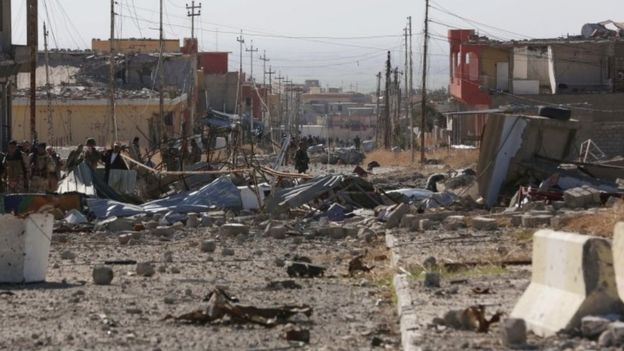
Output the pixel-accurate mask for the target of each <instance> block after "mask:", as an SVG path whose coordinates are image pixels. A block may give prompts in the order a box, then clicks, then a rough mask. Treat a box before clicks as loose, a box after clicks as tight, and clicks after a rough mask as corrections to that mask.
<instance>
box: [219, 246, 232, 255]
mask: <svg viewBox="0 0 624 351" xmlns="http://www.w3.org/2000/svg"><path fill="white" fill-rule="evenodd" d="M221 255H223V256H234V249H230V248H227V247H226V248H224V249H223V250H221Z"/></svg>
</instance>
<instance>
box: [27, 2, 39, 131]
mask: <svg viewBox="0 0 624 351" xmlns="http://www.w3.org/2000/svg"><path fill="white" fill-rule="evenodd" d="M27 5H28V10H27V16H28V26H27V27H28V28H27V32H28V33H27V34H28V35H27V36H28V40H27V41H28V46H29V47H30V137H31V138H32V140H33V142H34V141H36V140H37V47H38V45H39V39H38V38H39V22H38V18H39V17H38V14H37V12H38V10H37V8H38V6H37V5H38V4H37V0H28V2H27Z"/></svg>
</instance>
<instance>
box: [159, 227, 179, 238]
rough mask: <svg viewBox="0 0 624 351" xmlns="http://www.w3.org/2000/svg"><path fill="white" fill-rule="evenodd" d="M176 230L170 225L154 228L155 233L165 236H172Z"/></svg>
mask: <svg viewBox="0 0 624 351" xmlns="http://www.w3.org/2000/svg"><path fill="white" fill-rule="evenodd" d="M174 232H175V229H174V228H173V227H169V226H158V227H156V228H155V229H154V235H156V236H160V237H164V238H171V237H172V236H173V234H174Z"/></svg>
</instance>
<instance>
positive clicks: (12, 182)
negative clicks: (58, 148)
mask: <svg viewBox="0 0 624 351" xmlns="http://www.w3.org/2000/svg"><path fill="white" fill-rule="evenodd" d="M0 160H1V162H0V165H1V166H0V171H1V174H2V188H3V190H4V191H6V192H10V193H20V192H27V191H29V192H46V191H56V188H57V186H58V181H59V179H60V175H61V169H62V167H63V162H62V161H61V158H60V157H59V156H58V154H57V153H56V152H55V151H54V149H53V148H52V147H51V146H48V145H46V144H45V143H41V142H36V143H34V145H33V144H31V143H30V142H28V141H24V142H21V143H18V142H17V141H15V140H11V141H10V142H9V145H8V148H7V153H6V154H4V153H0Z"/></svg>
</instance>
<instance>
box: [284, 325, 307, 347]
mask: <svg viewBox="0 0 624 351" xmlns="http://www.w3.org/2000/svg"><path fill="white" fill-rule="evenodd" d="M286 340H288V341H299V342H303V343H306V344H307V343H309V342H310V330H308V329H301V328H295V327H291V328H289V329H288V330H287V331H286Z"/></svg>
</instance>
